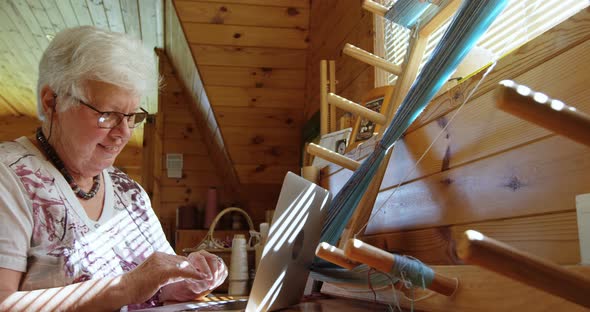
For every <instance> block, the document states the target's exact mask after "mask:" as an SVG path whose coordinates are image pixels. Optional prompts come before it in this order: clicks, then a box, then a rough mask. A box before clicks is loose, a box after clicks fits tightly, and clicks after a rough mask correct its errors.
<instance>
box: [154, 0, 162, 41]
mask: <svg viewBox="0 0 590 312" xmlns="http://www.w3.org/2000/svg"><path fill="white" fill-rule="evenodd" d="M155 6H156V7H155V11H156V47H158V48H163V47H164V1H163V0H159V1H155Z"/></svg>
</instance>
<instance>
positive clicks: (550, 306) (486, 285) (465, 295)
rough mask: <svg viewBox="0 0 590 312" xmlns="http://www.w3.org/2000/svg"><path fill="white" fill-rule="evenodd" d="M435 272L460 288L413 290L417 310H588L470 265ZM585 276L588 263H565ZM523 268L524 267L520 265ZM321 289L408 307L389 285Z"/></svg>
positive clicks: (349, 296) (440, 268)
mask: <svg viewBox="0 0 590 312" xmlns="http://www.w3.org/2000/svg"><path fill="white" fill-rule="evenodd" d="M432 268H433V269H434V270H435V271H436V272H437V273H440V274H443V275H446V276H453V277H456V278H457V279H458V280H459V285H460V286H459V289H458V290H457V292H456V293H455V294H454V295H453V296H451V297H447V296H443V295H439V294H434V293H431V292H430V291H421V290H418V289H416V290H415V292H414V296H415V297H414V298H422V297H423V296H428V297H427V298H425V299H422V300H417V301H414V303H413V307H414V309H416V310H418V311H433V312H434V311H481V312H485V311H531V310H534V311H539V312H541V311H547V312H549V311H556V310H559V311H572V312H573V311H586V310H587V309H585V308H583V307H581V306H578V305H576V304H573V303H570V302H569V301H566V300H564V299H561V298H559V297H555V296H552V295H549V294H547V293H545V292H543V291H540V290H537V289H535V288H532V287H529V286H526V285H524V284H522V283H519V282H516V281H513V280H511V279H508V278H507V277H503V276H500V275H498V274H495V273H493V272H490V271H487V270H485V269H482V268H479V267H476V266H471V265H460V266H457V265H456V266H433V267H432ZM566 268H568V269H570V270H572V271H575V272H578V273H580V274H582V275H584V276H590V267H588V266H566ZM523 269H524V268H523ZM322 292H323V293H327V294H333V295H335V296H340V297H346V298H357V299H364V300H370V301H374V300H375V297H376V299H377V301H378V302H387V303H392V304H395V302H398V301H397V300H401V302H400V304H401V306H402V307H405V308H409V307H410V304H411V303H410V302H409V301H408V300H407V299H405V298H404V296H400V294H399V293H398V294H396V298H393V296H394V292H392V290H391V289H390V288H385V289H380V290H376V293H374V292H373V291H372V290H370V289H368V288H366V291H360V290H358V289H354V290H352V291H347V290H346V289H344V288H342V287H337V286H334V285H330V284H327V283H324V286H323V287H322Z"/></svg>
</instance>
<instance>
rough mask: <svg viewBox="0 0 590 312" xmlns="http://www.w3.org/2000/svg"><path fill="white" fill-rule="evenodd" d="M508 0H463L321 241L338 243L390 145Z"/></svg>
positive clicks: (340, 198)
mask: <svg viewBox="0 0 590 312" xmlns="http://www.w3.org/2000/svg"><path fill="white" fill-rule="evenodd" d="M507 3H508V0H477V1H472V0H465V1H463V3H462V4H461V6H460V7H459V10H458V11H457V14H455V17H454V18H453V20H452V21H451V23H450V25H449V27H448V28H447V30H446V31H445V33H444V35H443V36H442V39H441V41H440V42H439V44H438V45H437V46H436V48H435V49H434V52H433V54H432V56H431V57H430V59H429V60H428V62H427V63H426V65H425V66H424V70H423V71H422V73H420V75H419V76H418V77H417V78H416V80H415V81H414V83H413V84H412V86H411V87H410V90H409V91H408V94H407V96H406V97H405V98H404V100H403V102H402V103H401V105H400V108H399V109H398V111H397V113H396V114H395V116H394V118H393V120H392V122H391V125H390V126H389V127H388V128H387V129H386V130H385V133H384V135H383V138H382V140H381V142H380V143H379V144H378V145H377V147H376V148H375V150H374V151H373V153H372V154H371V155H369V157H368V158H367V159H366V160H365V161H364V162H363V163H362V164H361V166H360V167H359V168H358V169H357V170H356V171H355V172H354V174H353V175H352V177H351V178H350V179H349V180H348V181H347V182H346V184H345V185H344V186H343V187H342V189H341V190H340V192H338V194H336V196H335V197H334V199H333V200H332V204H331V205H330V207H329V208H328V211H327V218H326V222H325V223H324V226H323V228H322V232H321V238H320V241H322V242H327V243H329V244H332V245H336V244H337V242H338V240H339V239H340V236H341V234H342V231H343V230H344V227H345V226H346V224H347V223H348V220H350V218H351V217H352V214H353V212H354V209H355V208H356V207H357V206H358V204H359V202H360V201H361V198H362V196H363V194H364V193H365V191H366V190H367V188H368V186H369V185H370V183H371V181H372V179H373V177H374V176H375V173H376V171H377V169H378V167H379V164H380V163H381V162H382V160H383V158H384V157H385V152H386V151H387V149H389V148H391V147H392V146H393V145H394V144H395V142H396V141H397V140H398V139H399V138H400V137H401V136H402V134H403V133H404V132H405V131H406V130H407V128H408V127H409V126H410V125H411V124H412V122H414V120H416V118H417V117H418V115H419V114H420V112H422V110H424V108H425V107H426V105H427V104H428V103H429V102H430V101H431V100H432V98H433V97H434V95H435V94H436V92H438V90H439V89H440V88H441V87H442V85H443V84H444V83H445V82H446V81H447V80H448V78H449V77H450V75H451V74H452V72H453V71H454V70H455V68H457V66H458V65H459V63H460V62H461V61H462V60H463V58H464V57H465V56H466V55H467V53H468V52H469V50H471V48H472V47H473V46H474V45H475V43H476V42H477V40H478V39H479V38H480V37H481V35H483V33H484V32H485V31H486V30H487V28H488V27H489V26H490V25H491V24H492V22H493V21H494V19H495V18H496V17H497V16H498V15H499V14H500V12H502V10H503V9H504V8H505V7H506V5H507ZM315 263H316V264H320V265H322V266H323V265H328V264H327V262H326V261H324V260H321V259H319V258H316V259H315Z"/></svg>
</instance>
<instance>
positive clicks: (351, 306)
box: [281, 296, 388, 312]
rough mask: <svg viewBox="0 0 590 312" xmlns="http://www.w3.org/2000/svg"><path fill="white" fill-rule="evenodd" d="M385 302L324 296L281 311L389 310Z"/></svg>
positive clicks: (360, 311) (342, 311)
mask: <svg viewBox="0 0 590 312" xmlns="http://www.w3.org/2000/svg"><path fill="white" fill-rule="evenodd" d="M387 308H388V307H387V306H386V305H384V304H380V303H374V302H367V301H360V300H354V299H344V298H335V297H327V296H322V297H320V298H314V299H305V301H304V302H301V303H300V304H298V305H295V306H293V307H290V308H287V309H284V310H281V311H304V312H322V311H326V312H328V311H329V312H334V311H338V312H366V311H388V309H387Z"/></svg>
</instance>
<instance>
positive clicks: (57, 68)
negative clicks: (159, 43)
mask: <svg viewBox="0 0 590 312" xmlns="http://www.w3.org/2000/svg"><path fill="white" fill-rule="evenodd" d="M90 80H96V81H101V82H105V83H109V84H112V85H115V86H117V87H120V88H123V89H127V90H130V91H131V92H133V93H134V94H136V95H137V96H143V95H145V94H146V93H147V92H148V91H150V90H154V89H156V88H158V85H159V78H158V72H157V68H156V63H155V56H154V52H153V51H150V50H149V49H148V48H146V47H145V46H144V45H143V44H142V42H141V41H139V40H137V39H134V38H131V37H129V36H127V35H125V34H122V33H115V32H109V31H105V30H102V29H99V28H96V27H93V26H80V27H75V28H68V29H64V30H62V31H61V32H59V33H58V34H57V35H56V36H55V38H53V40H52V41H51V42H50V43H49V46H48V47H47V49H45V52H43V56H42V57H41V62H40V63H39V81H38V82H37V110H38V113H39V119H41V120H44V119H45V116H44V113H43V109H42V103H41V89H42V88H43V87H44V86H46V85H47V86H49V87H50V88H51V89H52V90H53V92H55V94H57V95H67V94H69V95H72V96H75V97H78V98H80V99H82V100H87V98H86V95H85V90H84V88H85V84H86V82H87V81H90ZM76 104H77V103H76V102H75V101H63V104H61V105H59V108H58V109H59V110H60V111H65V110H67V109H69V108H70V107H72V106H73V105H76Z"/></svg>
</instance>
